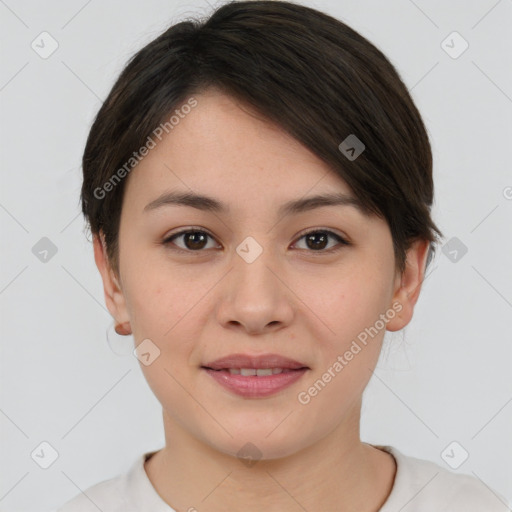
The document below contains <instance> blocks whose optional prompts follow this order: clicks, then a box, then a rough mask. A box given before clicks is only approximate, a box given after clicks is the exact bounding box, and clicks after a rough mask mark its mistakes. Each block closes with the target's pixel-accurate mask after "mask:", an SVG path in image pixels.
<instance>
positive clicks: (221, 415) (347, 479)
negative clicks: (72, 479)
mask: <svg viewBox="0 0 512 512" xmlns="http://www.w3.org/2000/svg"><path fill="white" fill-rule="evenodd" d="M194 97H195V98H196V99H197V101H198V105H197V107H195V108H194V109H193V110H192V111H191V112H190V113H189V114H188V115H187V116H185V118H184V119H182V120H180V123H179V124H178V125H177V126H175V128H174V129H173V130H172V131H171V132H170V133H169V134H168V135H166V136H165V138H163V140H162V141H161V142H159V143H158V144H157V146H156V147H155V148H154V149H153V150H151V151H150V152H149V154H148V155H147V156H146V157H145V158H144V160H142V161H141V163H140V164H139V165H138V166H137V167H136V168H135V169H134V170H132V172H131V174H130V175H129V177H128V182H127V184H126V185H127V187H126V189H125V196H124V201H123V207H122V213H121V223H120V231H119V255H120V266H119V273H118V274H116V273H115V272H114V271H113V270H112V268H111V266H110V264H109V262H108V260H107V257H106V249H105V246H104V244H103V243H102V239H101V238H100V237H98V236H95V237H94V255H95V261H96V264H97V266H98V269H99V271H100V273H101V277H102V280H103V286H104V292H105V301H106V304H107V306H108V309H109V311H110V312H111V314H112V316H113V317H114V319H115V321H116V322H117V323H125V324H126V325H127V326H129V328H131V330H132V332H133V336H134V339H135V343H136V345H138V344H139V343H140V342H141V341H142V340H144V339H146V338H149V339H151V340H152V342H153V343H154V344H155V345H156V346H157V347H158V348H159V350H160V356H159V357H157V358H156V359H155V360H154V361H153V362H152V363H151V364H150V365H148V366H145V365H143V364H142V363H141V369H142V371H143V373H144V375H145V378H146V379H147V381H148V384H149V385H150V387H151V389H152V390H153V392H154V393H155V395H156V397H157V399H158V400H159V401H160V403H161V404H162V412H163V421H164V428H165V436H166V446H165V447H164V448H163V449H161V450H160V451H159V452H157V453H156V454H155V455H154V456H153V457H152V458H150V459H149V460H148V461H147V462H146V464H145V470H146V473H147V474H148V477H149V479H150V481H151V483H152V484H153V486H154V487H155V489H156V490H157V492H158V494H159V495H160V496H161V497H162V499H163V500H164V501H165V502H167V503H168V504H169V505H170V506H171V507H173V508H175V509H176V510H179V511H187V510H189V509H190V510H194V509H191V507H195V509H197V510H200V511H207V512H210V511H211V512H213V511H221V510H223V511H224V510H229V509H231V510H245V511H248V512H252V511H261V510H266V511H269V512H274V511H280V512H282V511H300V510H304V509H306V510H308V511H311V512H313V511H317V510H318V511H319V510H328V511H330V510H336V511H340V512H345V511H347V512H348V511H355V510H357V511H358V512H371V511H377V510H378V509H379V508H380V507H381V506H382V504H383V503H384V502H385V501H386V498H387V497H388V495H389V493H390V492H391V489H392V486H393V480H394V476H395V472H396V465H395V461H394V458H393V457H392V456H391V455H389V454H387V453H386V452H384V451H382V450H379V449H376V448H374V447H373V446H370V445H369V444H366V443H363V442H361V440H360V436H359V420H360V414H361V400H362V394H363V391H364V389H365V387H366V385H367V383H368V381H369V379H370V377H371V375H372V371H373V370H374V368H375V366H376V364H377V360H378V357H379V353H380V349H381V345H382V340H383V336H384V334H385V330H386V329H387V330H388V331H397V330H400V329H402V328H403V327H404V326H406V325H407V324H408V323H409V321H410V320H411V318H412V315H413V309H414V306H415V304H416V301H417V299H418V296H419V293H420V288H421V283H422V280H423V277H424V267H425V261H426V256H427V249H428V242H427V241H423V240H418V241H416V242H415V243H414V244H413V245H412V246H411V248H410V249H409V251H408V252H407V265H406V269H405V271H404V272H403V273H402V274H400V273H399V272H397V270H396V268H395V259H394V253H393V245H392V239H391V234H390V230H389V227H388V225H387V223H386V222H385V220H383V219H381V218H378V217H376V216H366V215H364V214H362V213H361V212H359V211H358V210H357V209H355V208H353V207H350V206H327V207H321V208H318V209H314V210H311V211H308V212H303V213H299V214H295V215H291V216H289V217H282V218H277V213H276V212H277V209H278V207H279V206H280V205H281V204H282V203H284V202H286V201H289V200H291V199H299V198H302V197H304V196H307V195H313V194H317V193H323V192H344V193H346V194H350V193H351V191H350V189H349V188H348V186H347V185H346V183H345V182H344V181H343V180H342V179H341V178H340V177H339V176H337V175H336V174H335V173H334V172H333V171H332V170H330V169H329V168H328V166H327V165H326V164H325V163H323V162H322V161H321V160H320V159H319V158H318V157H316V156H315V155H314V154H312V153H311V152H310V151H309V150H308V149H306V148H305V147H304V146H302V145H301V144H300V143H299V142H298V141H296V140H295V139H293V138H292V137H290V136H289V135H287V134H286V133H285V132H284V131H283V130H282V129H281V128H279V127H278V126H275V125H272V124H270V123H268V122H267V121H265V120H263V119H261V117H260V116H257V115H255V114H253V113H252V112H251V110H250V109H249V107H247V106H244V105H242V104H240V103H239V102H237V101H236V100H234V99H232V98H231V97H229V96H225V95H224V94H222V93H221V92H219V91H217V90H215V89H209V90H206V91H203V92H202V93H201V94H197V95H195V96H194ZM168 190H178V191H183V192H189V191H193V192H196V193H202V194H206V195H210V196H213V197H215V198H216V199H218V200H220V201H222V202H224V203H226V204H227V205H229V207H230V209H231V212H230V213H229V214H226V215H224V214H220V213H212V212H205V211H200V210H197V209H195V208H192V207H190V206H178V205H166V206H163V207H160V208H158V209H155V210H152V211H149V212H144V211H143V210H144V207H145V206H146V205H147V204H148V203H149V202H150V201H152V200H154V199H155V198H156V197H158V196H159V195H160V194H161V193H162V192H163V191H168ZM185 228H190V229H192V228H194V229H202V230H206V231H207V232H208V233H209V234H211V237H210V238H207V239H206V240H205V241H204V243H203V245H202V246H201V247H204V248H199V249H194V248H195V247H197V246H198V245H200V244H198V243H197V241H196V242H195V244H196V245H194V240H193V239H192V240H191V239H190V237H189V238H188V239H187V236H181V237H178V238H177V239H174V245H173V243H172V242H169V243H168V244H167V245H165V244H163V241H164V239H166V238H167V237H169V235H171V234H174V233H176V232H177V231H181V230H182V229H185ZM322 228H323V229H324V230H325V229H327V228H328V229H329V230H331V231H333V232H335V233H336V234H339V235H341V236H342V237H344V238H345V239H347V240H349V241H350V242H351V245H349V246H344V245H338V244H339V242H338V241H337V240H336V238H329V239H328V242H327V243H326V245H324V246H322V247H323V248H321V249H316V250H315V247H314V246H313V248H311V247H312V244H309V245H308V244H307V240H306V238H304V237H303V235H304V233H306V232H309V231H313V230H315V229H317V230H321V229H322ZM248 236H251V237H253V238H254V239H255V240H256V241H257V242H258V243H259V245H260V246H261V247H262V248H263V252H262V254H260V256H259V257H258V258H257V259H256V260H255V261H254V262H252V263H250V264H249V263H247V262H246V261H245V260H244V259H243V258H241V257H240V256H239V255H238V254H237V252H236V248H237V246H239V244H240V243H241V242H242V241H243V240H244V239H245V238H246V237H248ZM327 244H328V245H327ZM335 246H337V247H340V250H339V251H337V252H329V249H330V248H331V247H335ZM172 247H175V248H176V250H174V251H173V250H172ZM190 247H192V249H191V248H190ZM179 248H181V249H182V251H184V252H179V250H178V249H179ZM187 250H188V252H186V251H187ZM200 251H202V252H200ZM321 251H323V252H321ZM397 301H398V302H397ZM393 303H399V304H400V305H401V310H400V312H399V313H397V314H396V315H395V316H394V318H393V319H391V320H389V321H388V322H387V324H386V325H385V328H383V329H381V330H380V331H379V333H378V335H376V336H375V337H373V339H370V341H369V343H368V344H367V345H366V346H365V347H364V348H363V349H362V350H361V351H360V352H359V353H358V354H357V355H356V356H354V358H353V359H352V360H351V361H350V362H349V363H348V364H347V365H346V366H345V367H344V368H343V370H342V371H341V372H339V373H337V374H336V376H335V377H334V378H332V380H331V381H330V382H329V383H328V384H327V385H326V386H325V387H324V388H323V389H322V390H321V392H319V393H318V394H317V395H316V396H315V397H313V398H311V400H310V402H309V403H308V404H306V405H303V404H301V403H299V401H298V399H297V395H298V393H299V392H301V391H304V390H307V389H308V388H309V387H310V386H312V385H313V383H314V382H315V381H316V380H317V379H319V378H321V377H322V374H324V373H325V372H326V371H327V369H328V368H329V367H332V365H333V363H334V362H335V361H336V359H337V357H338V356H339V355H343V354H344V353H345V352H346V351H347V350H348V349H349V347H350V345H351V343H352V341H353V340H355V339H356V337H357V335H358V334H359V333H360V332H362V331H364V329H365V328H367V327H370V326H373V325H374V324H375V322H376V320H377V319H378V318H379V315H380V314H383V313H385V312H386V311H388V310H390V309H392V304H393ZM235 352H236V353H240V352H241V353H249V354H264V353H269V352H276V353H279V354H282V355H284V356H288V357H291V358H292V359H295V360H298V361H300V362H302V363H303V364H304V365H305V366H308V367H309V368H310V369H309V370H308V371H307V373H306V374H305V375H304V376H303V377H302V378H301V379H300V380H299V381H298V382H296V383H294V384H293V385H292V386H291V387H288V388H287V389H285V390H282V391H280V392H279V393H277V394H275V395H272V396H270V397H267V398H259V399H247V398H242V397H239V396H237V395H234V394H232V393H230V392H229V391H227V390H225V389H224V388H222V387H221V386H220V385H219V384H217V383H216V382H215V381H214V380H213V379H212V378H211V377H210V376H209V375H208V374H207V373H206V372H205V371H204V370H202V369H201V368H200V367H201V365H203V364H205V363H207V362H209V361H213V360H215V359H217V358H219V357H222V356H226V355H228V354H231V353H235ZM247 442H251V443H253V444H254V445H255V446H256V447H257V448H258V449H259V450H260V452H261V453H262V458H261V459H260V460H258V461H257V462H256V464H254V465H252V466H248V465H246V464H244V463H242V462H241V460H240V459H239V458H238V457H237V452H238V451H239V450H240V449H241V448H242V447H243V446H244V445H245V444H246V443H247ZM302 507H303V508H302Z"/></svg>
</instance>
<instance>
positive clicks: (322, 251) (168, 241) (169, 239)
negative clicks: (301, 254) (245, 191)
mask: <svg viewBox="0 0 512 512" xmlns="http://www.w3.org/2000/svg"><path fill="white" fill-rule="evenodd" d="M187 233H203V234H205V235H207V236H209V237H210V238H213V239H215V238H214V237H213V235H211V234H210V233H208V231H204V230H203V229H190V228H189V229H185V230H183V231H179V232H178V233H174V234H172V235H171V236H169V237H167V238H166V239H165V240H163V242H162V244H163V245H165V246H170V245H171V244H172V241H173V240H174V239H175V238H178V237H179V236H182V235H185V234H187ZM317 233H325V234H327V235H328V236H332V237H333V238H335V239H336V240H337V241H338V242H339V245H338V246H337V247H336V246H335V247H331V248H330V249H319V250H318V251H314V250H312V249H300V250H304V251H307V252H310V253H313V254H315V253H316V254H318V255H321V254H326V253H327V254H332V253H334V252H337V251H339V250H341V249H343V247H346V246H349V245H351V243H350V242H348V241H347V240H345V239H344V238H343V237H341V236H340V235H338V234H337V233H335V232H334V231H331V230H329V229H314V230H312V231H308V232H306V233H303V234H302V235H300V236H299V238H298V239H297V240H301V239H302V238H305V237H306V236H308V235H311V234H317ZM172 245H174V244H172ZM169 248H170V249H171V250H173V251H177V252H184V253H189V254H190V253H201V252H205V249H200V250H197V251H193V250H190V249H182V248H181V247H177V246H174V247H169Z"/></svg>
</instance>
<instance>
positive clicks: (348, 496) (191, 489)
mask: <svg viewBox="0 0 512 512" xmlns="http://www.w3.org/2000/svg"><path fill="white" fill-rule="evenodd" d="M360 405H361V404H360V402H359V404H358V406H357V407H356V410H355V411H354V414H351V415H350V417H349V419H348V420H347V421H345V422H343V423H342V424H340V426H339V428H337V429H336V430H334V431H333V432H331V433H330V434H329V435H327V436H325V437H324V438H322V439H321V440H319V441H317V442H315V443H313V444H311V445H309V446H307V447H305V448H303V449H302V450H300V451H297V452H295V453H293V454H291V455H289V456H286V457H281V458H277V459H260V460H257V461H256V462H255V463H254V464H249V463H246V462H245V461H242V460H241V459H239V458H237V457H233V456H231V455H229V454H226V453H223V452H220V451H219V450H216V449H215V448H213V447H212V446H211V445H209V444H206V443H205V442H203V441H202V440H200V439H198V438H197V437H194V436H192V435H191V434H190V432H189V431H187V430H185V429H183V427H182V426H181V425H180V424H178V423H176V422H175V421H174V420H173V419H172V418H171V417H169V416H168V415H167V414H165V412H164V427H165V434H166V446H165V447H164V448H163V449H162V450H160V451H158V452H157V453H156V454H154V455H153V456H152V457H151V458H150V459H149V460H148V461H147V462H146V464H145V469H146V473H147V475H148V477H149V479H150V481H151V483H152V484H153V486H154V487H155V489H156V491H157V492H158V494H159V495H160V496H161V498H162V499H163V500H164V501H165V502H166V503H168V504H169V505H170V506H171V507H173V508H174V509H176V510H194V509H197V510H201V512H220V511H224V510H226V509H231V510H244V511H246V512H256V511H258V512H259V511H261V510H265V511H266V512H274V511H275V512H277V511H280V512H283V511H288V510H289V511H292V510H293V511H296V510H299V507H300V508H303V509H304V510H309V511H313V510H336V511H338V512H349V511H351V512H353V511H354V510H357V511H358V512H377V511H378V510H379V509H380V508H381V506H382V505H383V503H384V502H385V501H386V499H387V497H388V496H389V493H390V492H391V489H392V486H393V481H394V476H395V472H396V466H395V461H394V458H393V457H392V456H391V455H390V454H388V453H386V452H383V451H381V450H378V449H376V448H374V447H372V446H371V445H369V444H366V443H362V442H361V441H360V439H359V416H360V414H359V413H360ZM244 462H245V463H244Z"/></svg>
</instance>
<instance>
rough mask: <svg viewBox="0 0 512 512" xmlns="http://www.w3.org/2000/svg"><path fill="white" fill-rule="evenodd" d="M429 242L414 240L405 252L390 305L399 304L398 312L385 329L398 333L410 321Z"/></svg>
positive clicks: (423, 273) (423, 272) (422, 275)
mask: <svg viewBox="0 0 512 512" xmlns="http://www.w3.org/2000/svg"><path fill="white" fill-rule="evenodd" d="M429 247H430V242H429V241H428V240H421V239H420V240H416V241H414V242H413V243H412V244H411V247H410V248H409V249H408V251H407V259H406V264H405V269H404V271H403V272H402V274H401V275H398V276H397V278H396V281H395V292H394V295H393V299H392V301H391V302H392V304H395V303H399V305H400V307H399V308H397V307H396V306H395V309H396V310H399V312H398V313H397V314H396V316H395V317H394V318H393V319H392V320H390V321H389V322H388V323H387V325H386V329H387V330H388V331H399V330H400V329H403V328H404V327H405V326H406V325H407V324H408V323H409V322H410V321H411V319H412V316H413V313H414V306H415V305H416V302H417V301H418V298H419V295H420V291H421V285H422V283H423V280H424V278H425V266H426V263H427V256H428V250H429Z"/></svg>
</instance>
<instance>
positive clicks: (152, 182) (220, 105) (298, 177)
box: [125, 89, 350, 204]
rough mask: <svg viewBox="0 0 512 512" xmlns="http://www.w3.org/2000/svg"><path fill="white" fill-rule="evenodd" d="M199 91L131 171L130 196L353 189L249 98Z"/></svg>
mask: <svg viewBox="0 0 512 512" xmlns="http://www.w3.org/2000/svg"><path fill="white" fill-rule="evenodd" d="M193 97H194V99H195V100H196V101H197V104H196V106H195V107H194V108H192V109H190V110H187V111H188V113H187V114H183V113H182V115H181V116H179V117H176V119H177V120H178V119H179V120H178V122H177V123H176V124H174V125H173V127H172V129H170V130H169V133H166V132H164V134H163V136H162V137H161V140H158V139H156V138H154V140H155V143H156V144H155V147H154V148H153V149H151V150H150V151H149V152H148V154H147V156H145V157H144V158H143V159H142V161H140V163H139V164H138V165H137V166H136V167H135V168H134V169H133V170H132V171H131V173H130V175H129V179H128V184H127V189H126V190H125V195H130V198H131V200H132V201H137V202H138V203H142V202H145V204H146V203H147V201H148V200H151V199H154V198H155V197H156V196H157V195H159V194H161V193H162V192H163V191H164V190H169V189H179V190H181V191H183V192H186V191H190V192H191V191H194V192H197V193H205V194H206V193H207V194H208V195H213V196H215V197H218V198H221V199H222V200H223V201H224V202H230V201H232V200H236V199H241V198H244V201H250V200H252V199H254V198H256V197H257V196H261V195H262V194H264V195H265V197H266V198H268V199H271V198H272V197H273V196H276V197H277V196H279V197H283V196H286V197H296V196H303V195H306V194H308V192H310V193H311V194H312V193H320V192H343V193H345V194H347V195H349V194H350V189H349V187H348V185H347V184H346V183H345V182H344V181H343V180H342V178H341V177H340V176H338V175H337V174H336V173H335V172H334V171H333V170H332V169H331V168H330V167H329V166H328V165H327V164H326V163H325V162H323V161H322V160H321V159H320V158H319V157H317V156H316V155H315V154H313V153H312V152H311V151H310V150H309V149H307V148H306V147H305V146H303V145H302V144H301V143H300V142H299V141H297V140H296V139H294V138H293V137H292V136H291V135H289V134H288V133H287V132H285V131H284V129H282V128H281V127H280V126H278V125H276V124H273V123H271V122H269V121H268V120H267V119H265V118H263V117H262V116H261V115H260V114H258V113H257V112H256V111H254V110H253V109H252V108H251V107H250V106H248V105H247V104H245V103H241V102H240V101H238V100H236V99H235V98H233V97H231V96H227V95H225V94H224V93H222V92H220V91H218V90H216V89H208V90H207V91H204V92H202V93H200V94H194V95H193ZM187 99H188V98H187ZM186 101H187V100H185V102H186ZM179 108H180V107H179V106H178V107H177V109H178V110H179ZM308 195H309V194H308Z"/></svg>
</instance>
